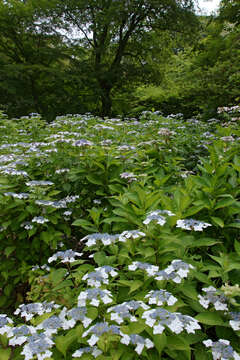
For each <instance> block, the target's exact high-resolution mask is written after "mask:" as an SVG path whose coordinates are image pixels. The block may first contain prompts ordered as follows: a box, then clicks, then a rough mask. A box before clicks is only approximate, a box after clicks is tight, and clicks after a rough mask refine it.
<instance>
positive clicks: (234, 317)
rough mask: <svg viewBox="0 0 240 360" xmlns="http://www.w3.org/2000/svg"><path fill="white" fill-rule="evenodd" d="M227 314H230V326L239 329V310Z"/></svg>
mask: <svg viewBox="0 0 240 360" xmlns="http://www.w3.org/2000/svg"><path fill="white" fill-rule="evenodd" d="M229 315H230V316H231V320H230V321H229V324H230V326H231V328H232V329H233V330H235V331H239V330H240V312H230V313H229Z"/></svg>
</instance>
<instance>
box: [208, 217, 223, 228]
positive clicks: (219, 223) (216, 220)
mask: <svg viewBox="0 0 240 360" xmlns="http://www.w3.org/2000/svg"><path fill="white" fill-rule="evenodd" d="M211 220H212V222H213V224H214V225H217V226H220V227H221V228H223V227H224V222H223V220H222V219H221V218H219V217H215V216H211Z"/></svg>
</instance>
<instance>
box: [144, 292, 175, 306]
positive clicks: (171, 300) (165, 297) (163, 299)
mask: <svg viewBox="0 0 240 360" xmlns="http://www.w3.org/2000/svg"><path fill="white" fill-rule="evenodd" d="M145 299H148V303H149V304H150V305H151V304H156V305H158V306H162V305H164V304H165V303H166V304H167V305H168V306H171V305H174V304H175V303H176V302H177V298H175V296H173V295H172V294H171V293H169V292H167V291H166V290H162V289H161V290H151V291H149V293H148V294H147V295H146V296H145Z"/></svg>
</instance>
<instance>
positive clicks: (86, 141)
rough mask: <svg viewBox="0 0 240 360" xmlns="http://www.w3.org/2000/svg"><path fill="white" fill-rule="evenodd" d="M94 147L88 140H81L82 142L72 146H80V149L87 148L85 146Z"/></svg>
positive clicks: (78, 141) (79, 141) (75, 142)
mask: <svg viewBox="0 0 240 360" xmlns="http://www.w3.org/2000/svg"><path fill="white" fill-rule="evenodd" d="M92 145H93V142H92V141H89V140H86V139H80V140H77V141H74V142H73V143H72V146H78V147H85V146H92Z"/></svg>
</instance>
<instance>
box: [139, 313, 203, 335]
mask: <svg viewBox="0 0 240 360" xmlns="http://www.w3.org/2000/svg"><path fill="white" fill-rule="evenodd" d="M142 318H143V319H145V322H146V324H147V325H148V326H150V327H151V328H152V327H153V334H162V332H163V331H164V330H165V328H166V326H167V327H168V328H169V329H170V330H171V331H172V332H174V333H175V334H180V333H181V332H182V331H183V330H186V331H187V333H195V330H198V329H201V327H200V325H199V324H198V322H197V320H195V319H194V318H192V317H191V316H187V315H182V314H181V313H172V312H170V311H168V310H166V309H163V308H156V309H151V310H147V311H145V312H144V313H143V315H142Z"/></svg>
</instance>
